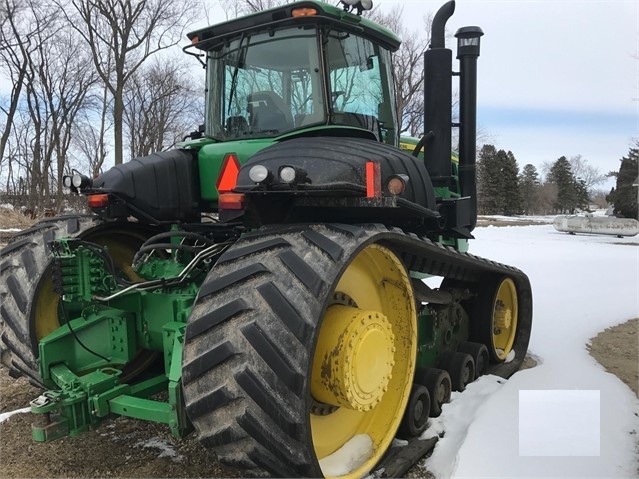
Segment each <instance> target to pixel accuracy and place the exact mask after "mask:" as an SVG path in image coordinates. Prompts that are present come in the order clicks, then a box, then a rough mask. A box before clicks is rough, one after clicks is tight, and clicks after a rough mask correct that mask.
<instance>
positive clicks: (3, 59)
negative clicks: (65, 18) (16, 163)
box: [0, 0, 47, 163]
mask: <svg viewBox="0 0 639 479" xmlns="http://www.w3.org/2000/svg"><path fill="white" fill-rule="evenodd" d="M35 4H37V2H36V1H32V0H23V1H20V0H3V1H2V16H1V17H0V71H2V72H3V73H4V74H5V75H7V77H8V79H9V80H10V82H9V83H10V84H11V91H10V94H9V101H8V104H0V111H2V112H3V113H4V114H5V115H6V121H5V123H4V125H2V135H1V136H0V163H2V160H3V159H4V158H5V149H6V147H7V142H8V141H9V136H10V135H11V128H12V126H13V123H14V120H15V117H16V112H17V110H18V105H19V103H20V99H21V95H22V93H23V91H24V88H25V78H26V75H27V71H28V69H29V61H30V58H31V55H32V54H33V53H34V52H35V51H36V49H37V47H38V45H37V44H36V42H35V41H34V39H35V35H36V34H37V33H38V31H39V30H41V29H46V27H47V25H46V22H42V21H40V22H32V21H31V14H32V11H33V9H34V8H35Z"/></svg>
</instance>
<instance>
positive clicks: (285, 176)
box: [280, 166, 297, 183]
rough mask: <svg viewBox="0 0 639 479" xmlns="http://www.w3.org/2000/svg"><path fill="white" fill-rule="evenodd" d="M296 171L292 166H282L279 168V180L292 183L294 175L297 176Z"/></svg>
mask: <svg viewBox="0 0 639 479" xmlns="http://www.w3.org/2000/svg"><path fill="white" fill-rule="evenodd" d="M296 173H297V172H296V171H295V168H293V167H292V166H283V167H282V168H281V169H280V180H282V182H284V183H293V182H294V181H295V177H296V176H297V174H296Z"/></svg>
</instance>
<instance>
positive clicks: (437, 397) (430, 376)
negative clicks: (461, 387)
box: [415, 368, 452, 417]
mask: <svg viewBox="0 0 639 479" xmlns="http://www.w3.org/2000/svg"><path fill="white" fill-rule="evenodd" d="M415 382H416V383H418V384H421V385H423V386H425V387H426V389H428V392H429V394H430V417H439V415H440V414H441V413H442V406H443V405H444V404H446V403H447V402H450V394H451V392H452V384H451V381H450V375H449V374H448V372H446V371H444V370H443V369H437V368H428V369H418V370H417V372H416V374H415Z"/></svg>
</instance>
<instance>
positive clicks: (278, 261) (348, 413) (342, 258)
mask: <svg viewBox="0 0 639 479" xmlns="http://www.w3.org/2000/svg"><path fill="white" fill-rule="evenodd" d="M347 228H348V227H343V228H342V227H338V226H335V227H332V226H331V227H319V226H318V227H312V228H311V227H309V228H301V229H299V230H297V231H296V230H294V229H293V228H289V229H288V232H282V231H279V232H277V231H274V232H273V234H268V232H265V233H262V234H260V235H254V236H249V237H245V238H244V239H243V240H241V241H240V242H238V243H237V244H236V245H235V246H233V247H232V248H231V249H229V250H228V251H227V252H226V253H225V255H224V256H222V258H220V260H219V261H218V264H217V265H216V267H215V268H214V269H213V270H212V271H211V273H210V274H209V277H208V278H207V279H206V280H205V282H204V284H203V285H202V288H201V290H200V294H199V296H198V299H197V301H196V304H195V307H194V309H193V311H192V313H191V318H190V319H189V324H188V326H187V331H186V338H185V344H184V355H183V370H182V380H183V385H184V397H185V401H186V407H187V412H188V414H189V417H190V419H191V421H192V422H193V424H194V426H195V428H196V430H197V431H198V434H199V439H200V442H201V443H202V444H203V445H204V446H205V447H207V448H208V449H210V450H211V451H212V452H214V453H215V454H216V456H217V457H218V458H219V459H220V460H221V461H222V462H224V463H226V464H229V465H232V466H235V467H240V468H243V469H245V470H246V471H247V472H248V473H251V474H264V473H267V474H272V475H275V476H279V477H298V476H307V477H318V476H335V475H340V476H344V477H361V476H363V475H365V474H366V473H367V472H369V471H370V470H372V468H373V467H374V466H375V464H376V463H377V462H379V460H380V459H381V457H382V456H383V454H384V453H385V452H386V450H387V449H388V448H389V447H390V443H391V441H392V439H393V437H394V436H395V433H396V431H397V429H398V427H399V423H400V421H401V418H402V416H403V414H404V410H405V408H406V404H407V402H408V398H409V395H410V391H411V386H412V382H413V374H414V368H415V355H416V314H415V309H414V304H415V302H414V299H413V296H412V289H411V284H410V279H409V278H408V275H407V273H406V270H405V268H404V267H403V265H402V264H401V262H400V261H399V259H398V258H397V256H396V255H395V254H394V253H393V252H392V251H391V250H390V249H388V248H387V247H383V246H380V245H378V244H370V243H367V242H366V241H364V240H362V239H358V235H357V229H356V228H350V230H349V229H347ZM349 441H350V444H354V443H357V444H358V445H359V446H360V447H362V448H363V449H367V448H368V452H367V453H362V452H360V459H361V460H360V461H359V462H357V461H356V463H355V464H354V465H353V466H352V468H351V469H349V470H340V469H337V468H335V466H332V465H331V464H330V462H331V459H330V458H329V459H327V457H328V456H330V455H331V454H332V453H334V452H335V451H337V450H340V448H342V446H343V445H344V444H345V443H347V442H349ZM336 462H337V463H338V464H342V463H343V462H344V461H341V460H338V461H336Z"/></svg>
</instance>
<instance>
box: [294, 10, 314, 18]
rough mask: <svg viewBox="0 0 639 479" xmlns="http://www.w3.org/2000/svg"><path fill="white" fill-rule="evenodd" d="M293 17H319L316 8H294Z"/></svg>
mask: <svg viewBox="0 0 639 479" xmlns="http://www.w3.org/2000/svg"><path fill="white" fill-rule="evenodd" d="M291 15H292V16H294V17H310V16H313V15H317V10H316V9H314V8H294V9H293V10H292V11H291Z"/></svg>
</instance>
